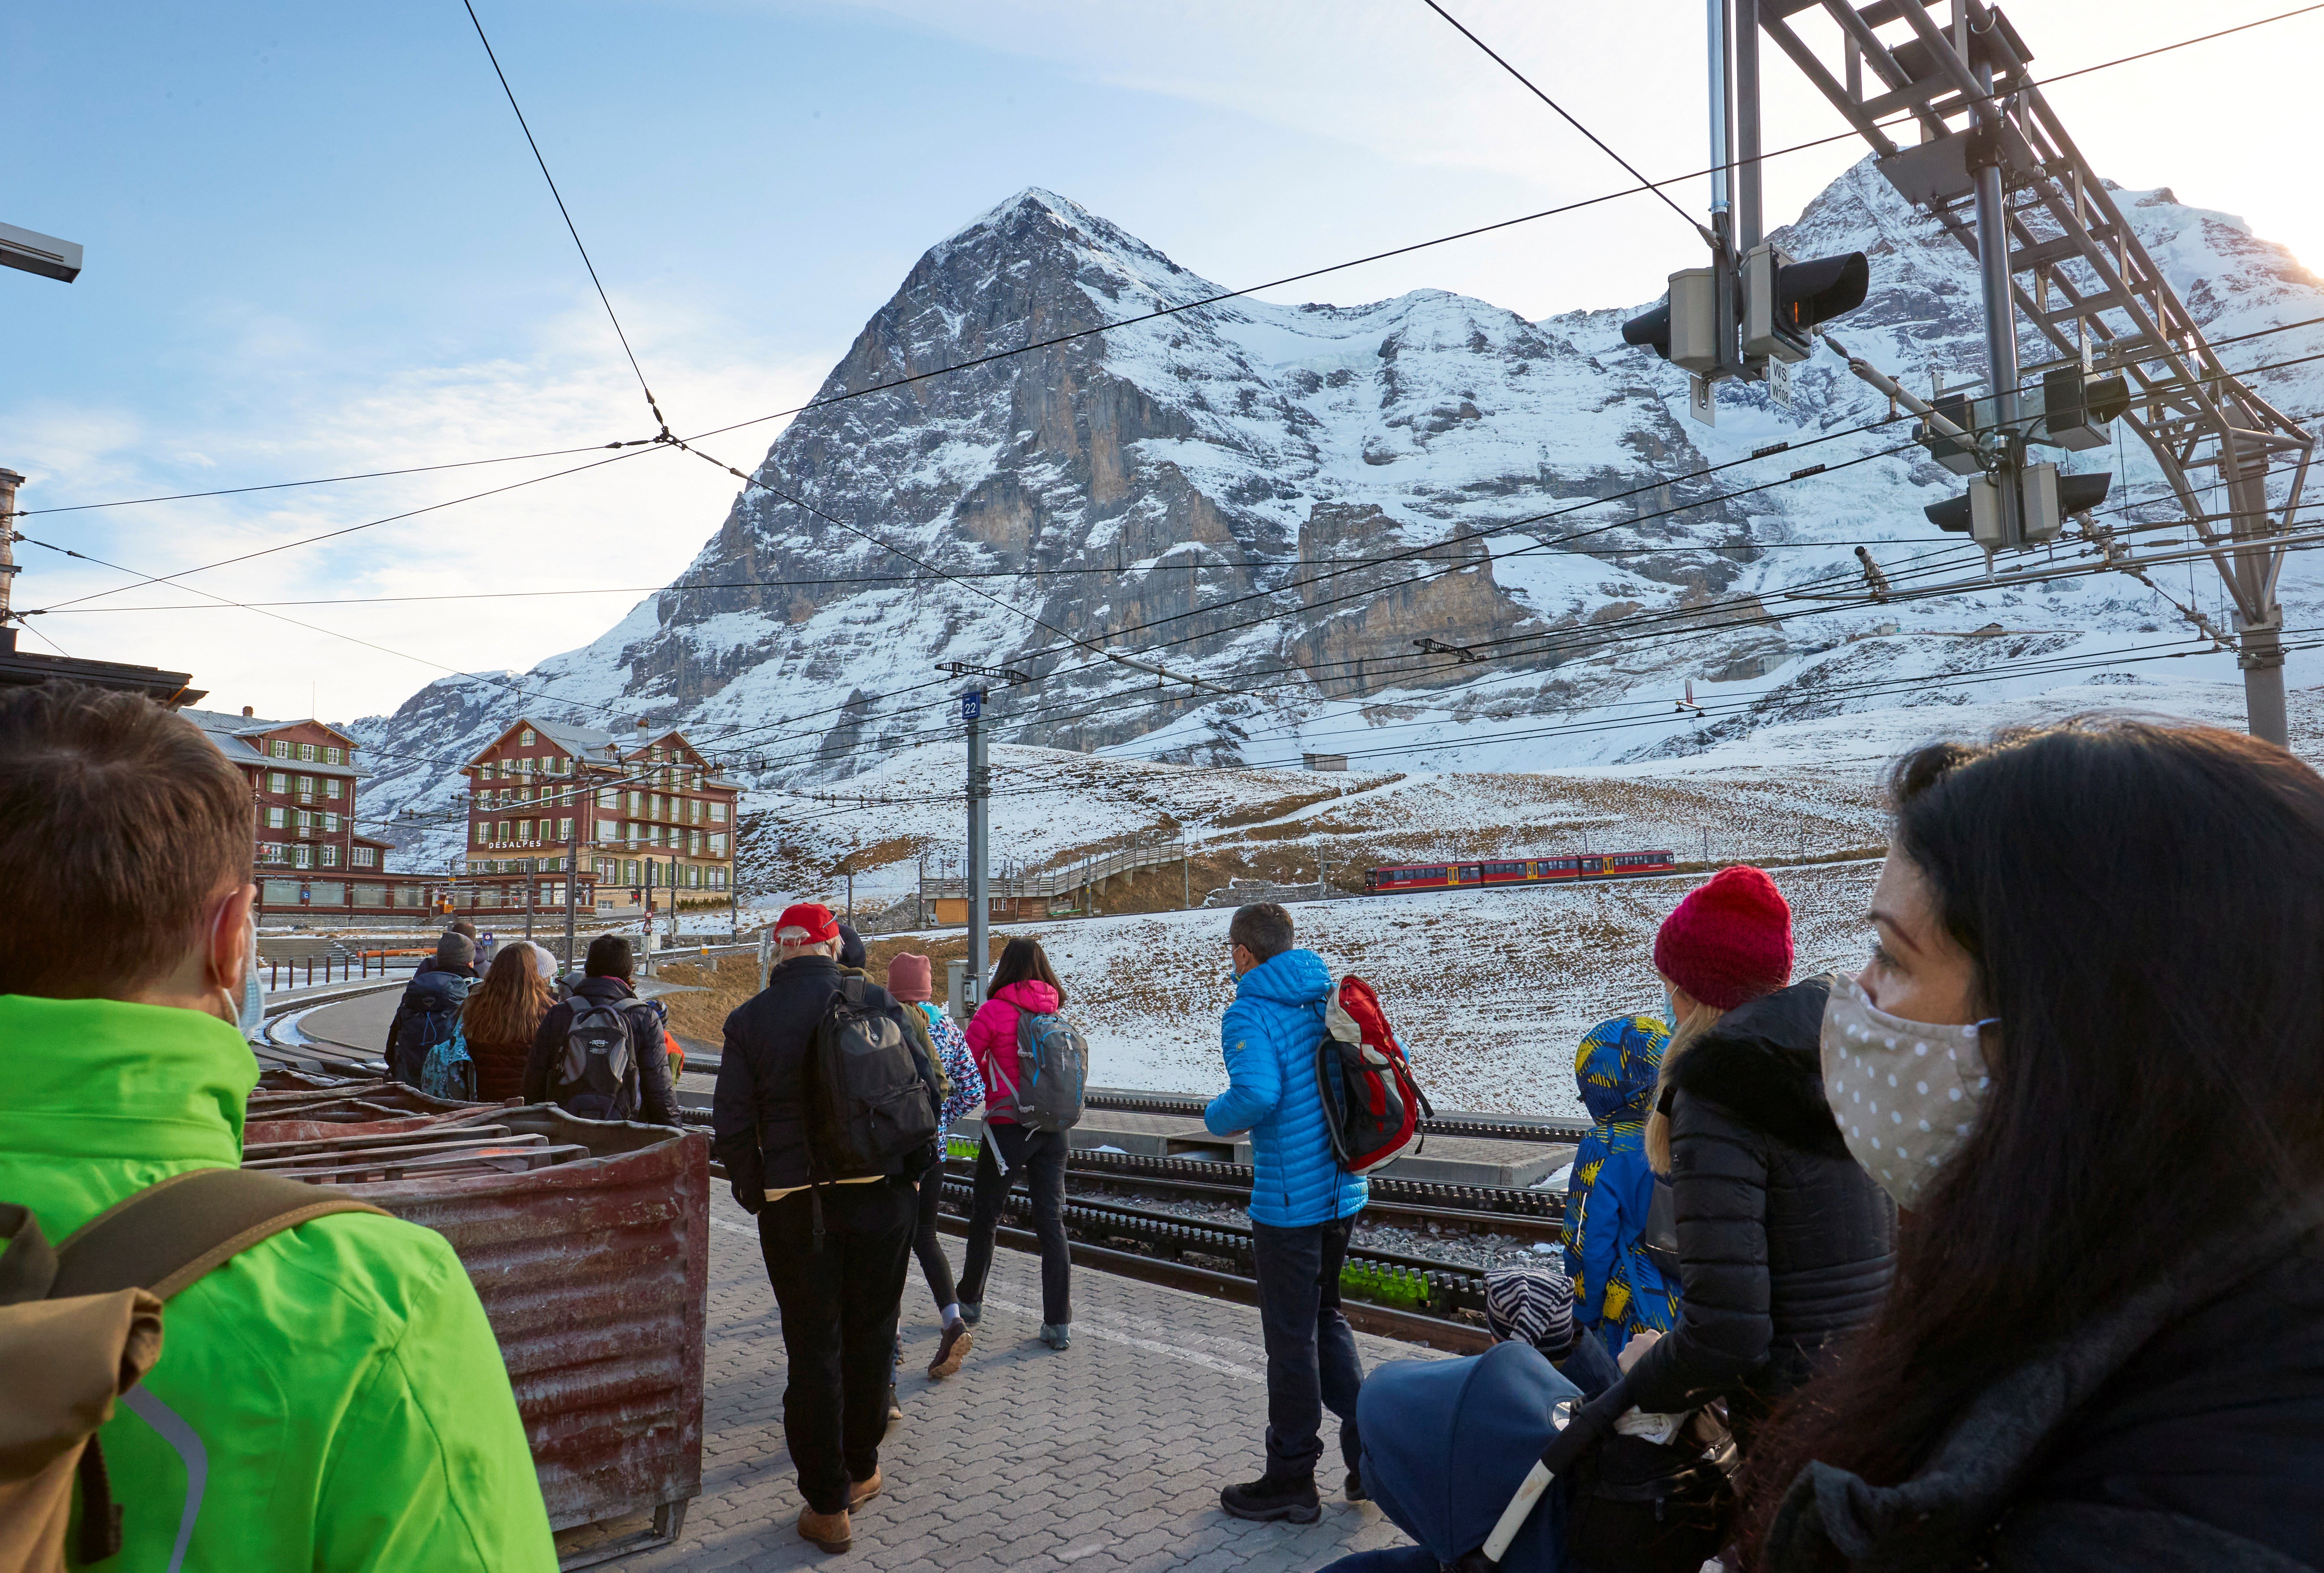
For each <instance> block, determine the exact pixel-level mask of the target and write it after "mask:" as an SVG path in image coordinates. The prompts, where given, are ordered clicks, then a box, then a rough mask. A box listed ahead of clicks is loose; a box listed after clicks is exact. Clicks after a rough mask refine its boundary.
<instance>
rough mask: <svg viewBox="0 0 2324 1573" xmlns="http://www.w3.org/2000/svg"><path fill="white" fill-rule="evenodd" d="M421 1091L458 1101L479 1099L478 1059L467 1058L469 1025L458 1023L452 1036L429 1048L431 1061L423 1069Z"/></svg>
mask: <svg viewBox="0 0 2324 1573" xmlns="http://www.w3.org/2000/svg"><path fill="white" fill-rule="evenodd" d="M420 1091H422V1092H425V1093H426V1094H428V1096H429V1097H430V1098H446V1099H451V1100H453V1101H454V1102H457V1103H474V1102H475V1100H476V1062H475V1061H474V1060H471V1059H470V1058H468V1032H467V1029H466V1027H464V1026H458V1025H457V1024H456V1025H455V1026H453V1028H452V1035H451V1036H450V1037H448V1038H446V1039H444V1040H443V1041H442V1042H440V1043H438V1044H435V1045H434V1046H432V1047H431V1048H429V1051H428V1062H427V1063H426V1064H424V1065H422V1066H420Z"/></svg>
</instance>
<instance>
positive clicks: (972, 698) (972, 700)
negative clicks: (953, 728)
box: [960, 691, 984, 721]
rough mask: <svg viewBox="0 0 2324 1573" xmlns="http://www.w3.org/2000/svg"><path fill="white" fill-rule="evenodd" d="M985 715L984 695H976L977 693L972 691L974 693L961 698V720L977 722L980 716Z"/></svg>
mask: <svg viewBox="0 0 2324 1573" xmlns="http://www.w3.org/2000/svg"><path fill="white" fill-rule="evenodd" d="M983 713H984V695H982V694H978V693H975V692H973V691H972V692H970V693H967V694H964V695H961V696H960V718H961V720H963V721H974V720H976V719H977V718H978V717H979V716H981V715H982V714H983Z"/></svg>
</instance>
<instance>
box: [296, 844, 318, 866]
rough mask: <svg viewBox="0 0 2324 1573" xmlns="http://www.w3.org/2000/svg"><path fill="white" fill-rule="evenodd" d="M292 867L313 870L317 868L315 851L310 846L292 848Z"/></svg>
mask: <svg viewBox="0 0 2324 1573" xmlns="http://www.w3.org/2000/svg"><path fill="white" fill-rule="evenodd" d="M314 866H315V849H314V848H312V847H309V846H294V847H292V848H291V867H292V868H294V869H311V868H313V867H314Z"/></svg>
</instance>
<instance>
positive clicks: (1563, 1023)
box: [948, 860, 1879, 1116]
mask: <svg viewBox="0 0 2324 1573" xmlns="http://www.w3.org/2000/svg"><path fill="white" fill-rule="evenodd" d="M1878 869H1879V865H1878V864H1877V862H1874V861H1870V860H1866V861H1861V862H1851V863H1837V864H1825V865H1815V866H1809V867H1803V868H1796V869H1785V868H1776V869H1771V870H1769V872H1770V873H1772V874H1773V875H1774V877H1775V882H1776V884H1777V885H1778V886H1780V887H1781V888H1782V889H1783V891H1784V895H1785V897H1788V898H1789V899H1790V901H1791V903H1792V909H1793V922H1794V931H1795V935H1796V940H1797V944H1798V949H1799V971H1800V974H1801V975H1802V976H1805V975H1807V974H1809V973H1812V972H1815V971H1820V970H1823V969H1826V968H1830V967H1843V966H1844V967H1846V968H1848V969H1849V970H1854V969H1855V968H1856V967H1857V966H1858V965H1859V964H1860V963H1861V961H1862V958H1863V954H1864V949H1865V943H1866V941H1865V934H1866V930H1865V928H1864V925H1863V923H1862V921H1861V920H1862V915H1863V912H1864V907H1865V905H1866V903H1867V900H1868V899H1869V897H1870V895H1871V890H1872V882H1873V878H1874V877H1875V876H1876V875H1877V872H1878ZM1696 883H1698V881H1697V880H1696V879H1695V878H1692V877H1685V878H1649V879H1634V880H1628V881H1624V882H1621V883H1600V884H1591V885H1585V886H1580V887H1564V888H1535V889H1528V890H1496V891H1480V892H1476V893H1474V894H1469V893H1462V892H1456V891H1449V890H1447V891H1433V892H1426V893H1423V894H1419V895H1412V896H1384V897H1348V898H1346V899H1343V900H1338V901H1321V902H1309V903H1304V904H1302V905H1299V906H1294V907H1293V908H1292V909H1291V912H1292V916H1293V919H1294V920H1295V921H1296V924H1298V929H1299V938H1300V943H1303V944H1305V945H1306V946H1308V947H1309V948H1311V949H1313V950H1314V951H1316V952H1318V953H1320V954H1321V955H1322V956H1323V959H1324V960H1325V961H1328V962H1329V963H1330V964H1331V966H1332V968H1333V970H1334V971H1342V970H1346V971H1354V972H1360V973H1361V974H1362V975H1363V976H1364V977H1365V978H1366V979H1368V980H1370V982H1371V983H1372V985H1373V986H1374V987H1375V988H1377V989H1379V992H1380V998H1381V1000H1382V1001H1383V1003H1384V1004H1385V1005H1386V1007H1387V1008H1388V1016H1389V1019H1390V1020H1391V1021H1393V1022H1394V1023H1395V1024H1396V1026H1397V1032H1398V1033H1399V1034H1400V1035H1402V1036H1404V1038H1405V1039H1406V1042H1407V1043H1408V1044H1409V1046H1410V1047H1411V1050H1412V1053H1413V1058H1414V1063H1415V1067H1416V1070H1417V1071H1418V1072H1419V1073H1420V1077H1421V1081H1422V1085H1423V1086H1424V1087H1425V1088H1426V1089H1427V1090H1428V1094H1429V1097H1430V1099H1431V1100H1432V1101H1434V1103H1435V1104H1436V1105H1437V1106H1438V1107H1439V1108H1445V1109H1452V1108H1462V1109H1485V1110H1493V1111H1497V1112H1505V1113H1512V1114H1519V1113H1522V1114H1546V1115H1566V1116H1575V1115H1581V1114H1582V1105H1581V1101H1580V1099H1578V1098H1577V1097H1576V1096H1575V1094H1574V1087H1573V1046H1574V1044H1575V1043H1576V1042H1577V1041H1578V1040H1579V1039H1580V1038H1581V1036H1582V1034H1583V1033H1585V1032H1587V1031H1588V1030H1589V1029H1590V1027H1591V1026H1592V1025H1594V1024H1595V1023H1597V1022H1599V1021H1601V1020H1603V1019H1604V1018H1605V1017H1607V1016H1617V1015H1621V1014H1623V1013H1626V1012H1630V1011H1648V1012H1654V1013H1659V1010H1660V1005H1661V994H1662V985H1661V984H1660V982H1659V981H1657V980H1656V979H1655V972H1654V967H1653V963H1652V961H1651V956H1652V952H1653V947H1654V936H1655V929H1656V928H1657V927H1658V926H1659V925H1660V924H1661V923H1662V919H1663V916H1664V915H1665V914H1666V913H1667V912H1668V911H1669V910H1670V908H1671V907H1672V906H1673V905H1674V904H1675V903H1676V902H1677V901H1678V899H1679V897H1682V896H1683V895H1684V894H1685V893H1686V892H1687V891H1688V890H1689V889H1691V888H1693V886H1694V885H1695V884H1696ZM1228 916H1229V915H1228V914H1227V913H1226V912H1225V911H1222V910H1221V911H1210V912H1184V913H1179V912H1173V913H1160V914H1156V915H1149V916H1136V917H1120V918H1095V919H1091V920H1088V921H1084V922H1073V923H1049V924H1019V925H1002V926H999V927H997V928H996V931H995V932H996V933H998V934H1033V935H1035V936H1036V937H1037V938H1038V939H1039V940H1040V942H1041V944H1042V947H1043V948H1044V949H1045V950H1047V952H1048V953H1049V960H1050V961H1051V963H1052V964H1053V965H1054V966H1055V967H1056V970H1057V975H1058V977H1059V978H1060V979H1061V980H1064V982H1065V988H1066V990H1067V993H1068V995H1069V998H1068V1000H1067V1003H1066V1009H1067V1011H1068V1012H1069V1013H1070V1014H1071V1015H1072V1016H1074V1019H1075V1020H1076V1021H1077V1022H1079V1023H1080V1024H1081V1026H1082V1028H1083V1030H1084V1032H1086V1033H1087V1034H1088V1035H1089V1040H1090V1080H1091V1081H1092V1082H1093V1083H1094V1084H1096V1085H1100V1086H1107V1087H1139V1088H1157V1089H1162V1090H1168V1091H1174V1092H1189V1093H1210V1092H1215V1091H1217V1090H1220V1089H1221V1088H1222V1087H1224V1086H1225V1085H1226V1072H1225V1070H1224V1067H1223V1065H1222V1062H1221V1059H1220V1050H1219V1030H1218V1029H1219V1016H1220V1015H1221V1013H1222V1012H1223V1011H1224V1010H1225V1009H1226V1007H1227V1004H1228V1002H1229V1001H1230V1000H1231V998H1233V981H1232V978H1231V973H1230V970H1229V968H1228V964H1227V954H1226V943H1225V942H1226V930H1227V921H1228ZM958 932H959V931H958V930H956V929H955V930H951V931H948V933H949V934H954V935H956V934H958Z"/></svg>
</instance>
